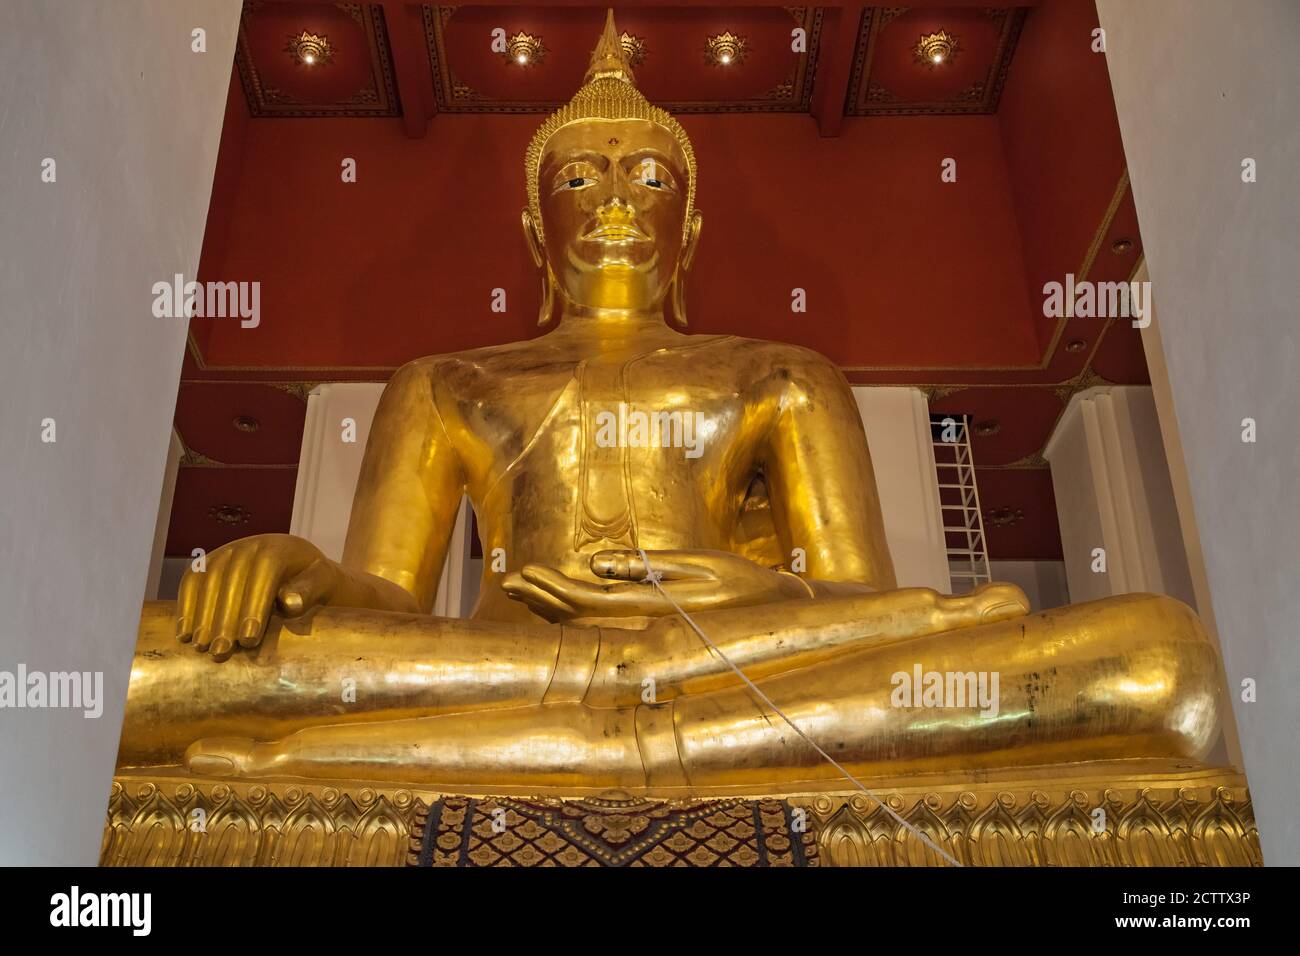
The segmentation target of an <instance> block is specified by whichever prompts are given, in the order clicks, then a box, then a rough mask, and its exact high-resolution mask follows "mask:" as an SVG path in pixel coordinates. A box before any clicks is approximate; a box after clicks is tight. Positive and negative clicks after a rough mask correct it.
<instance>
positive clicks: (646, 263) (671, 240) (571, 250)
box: [538, 120, 688, 310]
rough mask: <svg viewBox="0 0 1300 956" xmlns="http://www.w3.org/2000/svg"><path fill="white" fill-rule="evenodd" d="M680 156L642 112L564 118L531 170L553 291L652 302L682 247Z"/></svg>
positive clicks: (612, 301) (593, 302)
mask: <svg viewBox="0 0 1300 956" xmlns="http://www.w3.org/2000/svg"><path fill="white" fill-rule="evenodd" d="M686 177H687V166H686V158H685V156H684V155H683V154H682V150H681V147H679V146H678V145H677V141H676V140H675V139H674V138H673V136H672V134H671V133H670V132H668V130H666V129H664V128H663V127H661V126H659V125H657V124H655V123H651V122H648V121H646V120H590V121H587V122H582V123H573V124H571V125H569V126H565V127H563V128H562V129H560V130H559V131H557V132H556V133H555V135H553V136H552V137H551V138H550V139H549V140H548V141H547V143H546V147H545V150H544V152H543V153H542V160H541V166H540V169H539V174H538V192H539V194H540V195H539V200H540V206H541V213H542V225H543V229H542V232H543V235H544V237H545V238H544V248H543V249H542V250H541V252H542V254H543V255H544V256H545V258H546V261H547V262H548V263H549V264H550V267H551V271H552V272H553V273H554V275H555V278H556V282H557V284H558V286H559V291H560V292H561V293H562V294H563V295H564V297H565V298H567V299H568V300H569V301H570V302H572V303H575V304H577V305H580V306H587V307H591V308H604V309H634V310H641V309H654V308H658V307H659V306H660V305H661V304H662V302H663V299H664V296H665V295H666V294H667V292H668V288H669V285H670V283H671V281H672V278H673V273H674V271H675V270H676V268H677V265H678V262H679V260H680V259H681V258H682V256H683V252H684V251H687V250H684V249H683V235H682V233H683V225H684V221H685V216H686V190H687V185H688V183H687V179H686Z"/></svg>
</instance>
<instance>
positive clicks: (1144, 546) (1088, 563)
mask: <svg viewBox="0 0 1300 956" xmlns="http://www.w3.org/2000/svg"><path fill="white" fill-rule="evenodd" d="M1043 455H1044V457H1045V458H1047V460H1048V461H1049V462H1050V463H1051V466H1052V489H1053V491H1054V493H1055V496H1056V508H1057V516H1058V520H1059V522H1060V526H1061V546H1062V549H1063V551H1064V555H1065V569H1066V576H1067V578H1068V580H1069V585H1070V594H1071V595H1072V596H1073V598H1074V600H1075V602H1079V601H1093V600H1097V599H1098V598H1104V597H1110V596H1111V595H1116V594H1132V593H1135V592H1153V593H1156V594H1168V595H1170V596H1171V597H1176V598H1178V599H1179V600H1180V601H1184V602H1186V603H1187V604H1190V605H1191V606H1192V607H1196V595H1195V594H1194V592H1193V588H1192V579H1191V575H1190V573H1189V570H1188V556H1187V551H1186V549H1185V547H1184V545H1183V534H1182V529H1181V527H1180V524H1179V516H1178V510H1177V507H1176V506H1175V503H1174V492H1173V485H1172V483H1171V482H1170V477H1169V464H1168V462H1167V461H1166V459H1165V445H1164V442H1163V441H1162V440H1161V434H1160V423H1159V420H1158V419H1157V417H1156V403H1155V399H1154V397H1153V395H1152V390H1151V388H1149V387H1147V386H1137V385H1123V386H1120V385H1114V386H1102V387H1099V388H1090V389H1087V390H1085V391H1082V392H1079V393H1078V394H1076V395H1074V396H1073V397H1072V398H1071V399H1070V404H1069V405H1067V406H1066V409H1065V412H1064V414H1062V415H1061V419H1060V421H1059V422H1057V424H1056V428H1055V429H1054V430H1053V431H1052V436H1051V438H1050V439H1048V442H1047V445H1046V447H1045V448H1044V449H1043ZM1098 550H1100V551H1101V552H1102V553H1101V554H1098ZM1103 558H1104V561H1105V564H1104V570H1100V569H1101V568H1102V563H1101V562H1102V559H1103Z"/></svg>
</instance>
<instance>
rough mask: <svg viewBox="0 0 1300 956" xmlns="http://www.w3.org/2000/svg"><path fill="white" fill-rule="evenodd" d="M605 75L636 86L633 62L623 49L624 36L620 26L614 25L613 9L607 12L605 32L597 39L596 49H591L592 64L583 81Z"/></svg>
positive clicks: (587, 81) (589, 80)
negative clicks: (619, 29) (619, 28)
mask: <svg viewBox="0 0 1300 956" xmlns="http://www.w3.org/2000/svg"><path fill="white" fill-rule="evenodd" d="M603 76H609V77H613V78H614V79H616V80H622V81H623V82H625V83H631V84H632V85H633V86H636V76H635V75H634V74H633V73H632V64H631V63H629V62H628V58H627V51H625V50H624V49H623V36H622V34H620V33H619V32H618V27H616V26H614V11H613V9H610V10H608V11H606V13H605V32H604V33H602V34H601V35H600V39H599V40H598V41H596V49H594V50H592V51H591V66H589V67H587V75H586V77H584V78H583V81H582V82H583V83H590V82H591V81H592V80H597V79H600V78H601V77H603Z"/></svg>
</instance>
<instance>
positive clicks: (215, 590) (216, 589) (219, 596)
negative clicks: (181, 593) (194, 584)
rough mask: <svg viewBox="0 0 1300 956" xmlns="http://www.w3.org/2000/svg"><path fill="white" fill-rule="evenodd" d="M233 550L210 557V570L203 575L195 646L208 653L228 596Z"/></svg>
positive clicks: (196, 616)
mask: <svg viewBox="0 0 1300 956" xmlns="http://www.w3.org/2000/svg"><path fill="white" fill-rule="evenodd" d="M232 550H233V549H227V548H222V549H219V550H217V551H214V552H213V553H212V554H211V555H210V556H209V557H208V569H207V570H206V571H204V572H203V574H202V575H201V577H202V578H203V580H202V582H200V583H201V588H200V591H199V607H198V613H197V614H196V615H195V617H194V646H195V647H197V648H198V649H199V650H201V651H206V650H207V649H208V646H209V645H210V644H211V643H212V625H213V622H214V621H215V620H216V617H217V612H218V611H219V610H220V609H221V604H222V600H223V598H224V596H225V594H226V568H227V567H229V566H230V559H231V554H232Z"/></svg>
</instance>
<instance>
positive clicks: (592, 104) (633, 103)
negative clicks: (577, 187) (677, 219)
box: [524, 10, 696, 238]
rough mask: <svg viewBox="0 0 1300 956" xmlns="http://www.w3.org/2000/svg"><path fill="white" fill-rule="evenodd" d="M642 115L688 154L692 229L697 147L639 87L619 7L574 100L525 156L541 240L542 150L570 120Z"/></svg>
mask: <svg viewBox="0 0 1300 956" xmlns="http://www.w3.org/2000/svg"><path fill="white" fill-rule="evenodd" d="M624 119H640V120H646V121H648V122H651V123H654V124H656V125H658V126H662V127H663V128H664V129H666V130H667V131H668V132H669V133H671V134H672V136H673V138H674V139H675V140H677V144H678V145H679V146H680V147H681V149H682V154H683V155H684V156H685V158H686V179H687V186H686V219H685V222H686V225H685V226H684V229H687V228H689V227H690V222H691V214H692V213H693V211H694V209H695V175H696V168H695V150H694V149H693V148H692V147H691V140H690V138H689V137H688V136H687V135H686V130H684V129H682V127H681V124H680V123H678V122H677V120H675V119H673V117H672V116H671V115H670V114H669V113H668V112H667V111H665V110H661V109H660V108H659V107H657V106H652V105H651V104H650V101H649V100H647V99H646V98H645V97H644V96H643V95H642V94H641V91H640V90H638V89H637V88H636V79H635V77H634V76H633V74H632V67H631V65H630V64H629V63H628V57H627V53H626V52H625V51H624V49H623V40H622V36H621V35H620V34H619V32H618V27H616V26H615V25H614V11H613V10H610V11H609V12H608V14H607V15H606V17H605V30H604V32H603V33H602V34H601V36H600V40H599V41H597V43H596V49H595V50H593V51H592V53H591V65H590V66H589V67H588V68H587V76H586V79H585V80H584V82H583V85H582V87H581V88H580V89H579V90H578V92H577V93H575V94H574V95H573V99H571V100H569V102H568V103H567V104H566V105H565V106H563V107H561V108H560V109H559V110H557V111H556V112H555V113H552V114H551V115H550V116H549V117H547V119H546V122H544V123H543V124H542V125H541V126H540V127H539V128H538V130H537V132H536V133H534V134H533V139H532V142H530V143H529V144H528V151H527V153H526V154H525V156H524V175H525V176H526V178H527V180H528V208H529V210H530V211H531V212H532V218H533V222H534V224H535V226H536V228H537V233H538V236H539V238H540V237H541V235H542V213H541V205H540V193H539V191H538V183H537V180H538V172H539V168H540V166H541V162H542V153H543V151H544V150H545V147H546V141H547V140H548V139H550V138H551V137H552V136H553V135H555V133H556V131H557V130H559V129H561V128H562V127H565V126H568V125H569V124H570V123H582V122H588V121H591V120H624Z"/></svg>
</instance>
